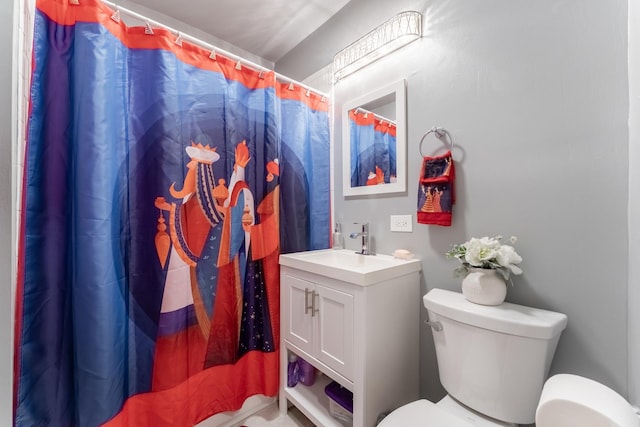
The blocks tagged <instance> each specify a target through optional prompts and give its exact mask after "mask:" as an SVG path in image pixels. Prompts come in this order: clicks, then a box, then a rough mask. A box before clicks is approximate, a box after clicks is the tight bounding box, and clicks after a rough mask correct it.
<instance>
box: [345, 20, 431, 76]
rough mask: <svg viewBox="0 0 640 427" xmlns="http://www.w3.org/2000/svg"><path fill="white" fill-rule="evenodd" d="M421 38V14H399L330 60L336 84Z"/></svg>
mask: <svg viewBox="0 0 640 427" xmlns="http://www.w3.org/2000/svg"><path fill="white" fill-rule="evenodd" d="M420 37H422V14H421V13H420V12H414V11H408V12H401V13H399V14H397V15H395V16H394V17H393V18H391V19H389V20H388V21H386V22H384V23H383V24H381V25H379V26H378V27H376V28H375V29H373V30H372V31H370V32H369V33H367V34H365V35H364V36H362V37H361V38H360V39H358V40H356V41H355V42H353V43H351V44H350V45H349V46H347V47H345V48H344V49H342V50H341V51H340V52H338V53H336V55H335V56H334V57H333V76H334V78H335V80H336V81H338V80H340V79H342V78H344V77H346V76H348V75H349V74H351V73H353V72H355V71H357V70H359V69H361V68H362V67H364V66H366V65H369V64H371V63H372V62H374V61H376V60H377V59H379V58H382V57H383V56H385V55H387V54H389V53H391V52H393V51H395V50H397V49H399V48H401V47H403V46H406V45H407V44H409V43H411V42H412V41H414V40H417V39H419V38H420Z"/></svg>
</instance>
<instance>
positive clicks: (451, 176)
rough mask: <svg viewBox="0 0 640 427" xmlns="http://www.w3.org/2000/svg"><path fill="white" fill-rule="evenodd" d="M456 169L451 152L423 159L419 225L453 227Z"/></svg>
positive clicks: (419, 196) (419, 192) (420, 181)
mask: <svg viewBox="0 0 640 427" xmlns="http://www.w3.org/2000/svg"><path fill="white" fill-rule="evenodd" d="M454 181H455V168H454V165H453V157H452V156H451V151H447V152H446V153H445V154H443V155H442V156H437V157H426V156H425V157H423V159H422V168H420V180H419V182H418V223H419V224H435V225H443V226H451V218H452V206H453V204H454V203H455V201H456V195H455V188H454Z"/></svg>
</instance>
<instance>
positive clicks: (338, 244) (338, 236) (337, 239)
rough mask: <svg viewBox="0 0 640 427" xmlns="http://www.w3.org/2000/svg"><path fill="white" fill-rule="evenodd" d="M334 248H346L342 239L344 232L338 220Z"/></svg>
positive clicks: (334, 235)
mask: <svg viewBox="0 0 640 427" xmlns="http://www.w3.org/2000/svg"><path fill="white" fill-rule="evenodd" d="M332 247H333V249H342V248H344V240H343V239H342V232H341V231H340V223H337V222H336V228H335V229H334V231H333V245H332Z"/></svg>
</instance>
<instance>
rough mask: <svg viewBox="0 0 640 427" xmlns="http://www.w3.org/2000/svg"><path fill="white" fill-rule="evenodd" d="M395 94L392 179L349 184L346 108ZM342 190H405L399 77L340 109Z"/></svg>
mask: <svg viewBox="0 0 640 427" xmlns="http://www.w3.org/2000/svg"><path fill="white" fill-rule="evenodd" d="M390 94H395V102H396V162H397V165H396V182H391V183H388V184H384V185H363V186H360V187H352V186H351V131H350V127H349V111H350V110H352V109H354V108H356V107H361V106H363V105H366V104H369V103H371V102H373V101H375V100H376V99H380V98H383V97H385V96H388V95H390ZM342 191H343V194H344V196H345V197H349V196H363V195H370V194H388V193H402V192H405V191H407V131H406V80H405V79H402V80H399V81H397V82H394V83H391V84H389V85H387V86H384V87H381V88H379V89H376V90H374V91H372V92H370V93H367V94H366V95H363V96H361V97H358V98H355V99H352V100H350V101H348V102H345V104H344V106H343V109H342Z"/></svg>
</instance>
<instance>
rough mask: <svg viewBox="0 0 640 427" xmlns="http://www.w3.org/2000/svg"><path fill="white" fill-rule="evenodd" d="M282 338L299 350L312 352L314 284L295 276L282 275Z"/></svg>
mask: <svg viewBox="0 0 640 427" xmlns="http://www.w3.org/2000/svg"><path fill="white" fill-rule="evenodd" d="M283 283H284V307H282V308H281V310H286V313H283V320H284V327H285V330H284V333H285V336H284V338H285V339H286V340H287V341H289V342H290V343H292V344H294V345H296V346H298V347H299V348H300V349H301V350H303V351H306V352H307V353H309V354H313V321H314V319H315V317H313V318H312V317H311V310H310V309H309V310H307V307H309V306H310V305H311V302H312V299H313V290H314V289H315V284H313V283H311V282H307V281H306V280H302V279H299V278H297V277H293V276H289V275H285V276H284V280H283Z"/></svg>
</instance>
